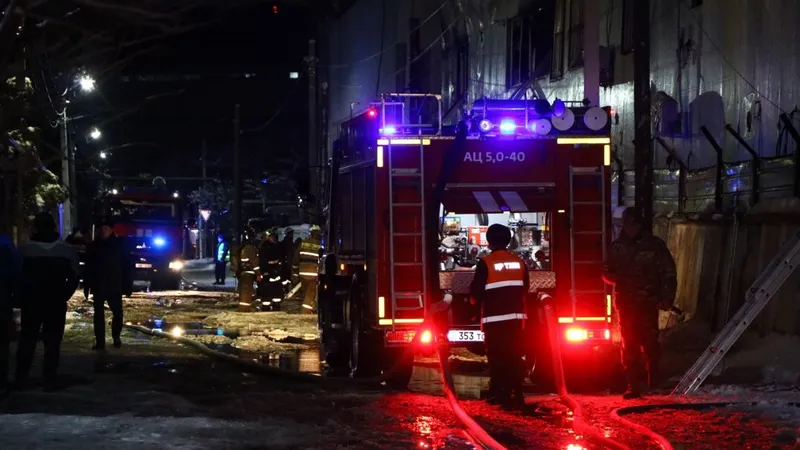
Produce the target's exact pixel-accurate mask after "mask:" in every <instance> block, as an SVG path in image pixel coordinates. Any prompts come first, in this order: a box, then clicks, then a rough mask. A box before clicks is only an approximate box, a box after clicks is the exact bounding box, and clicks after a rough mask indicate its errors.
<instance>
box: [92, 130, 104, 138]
mask: <svg viewBox="0 0 800 450" xmlns="http://www.w3.org/2000/svg"><path fill="white" fill-rule="evenodd" d="M102 135H103V133H101V132H100V130H98V129H97V128H92V131H91V133H89V137H91V138H92V139H94V140H98V139H100V136H102Z"/></svg>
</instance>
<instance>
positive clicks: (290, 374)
mask: <svg viewBox="0 0 800 450" xmlns="http://www.w3.org/2000/svg"><path fill="white" fill-rule="evenodd" d="M449 307H450V304H449V303H447V302H438V303H436V304H434V305H431V308H430V309H429V312H428V316H427V317H426V318H425V319H424V320H423V322H422V324H421V325H420V326H419V329H420V330H424V329H426V328H427V327H428V326H429V325H430V324H431V323H433V322H434V317H436V316H438V315H440V314H443V313H446V312H447V310H448V309H449ZM125 326H126V327H127V328H129V329H131V330H135V331H138V332H140V333H143V334H146V335H149V336H156V337H161V338H166V339H171V340H173V341H176V342H179V343H181V344H185V345H187V346H190V347H191V348H193V349H195V350H197V351H199V352H201V353H203V354H205V355H207V356H211V357H215V358H219V359H221V360H224V361H228V362H230V363H233V364H237V365H239V366H242V367H244V368H245V369H247V370H249V371H252V372H254V373H259V374H263V375H268V376H273V377H281V378H289V379H292V380H295V381H302V382H311V383H319V384H322V385H324V386H326V387H353V386H356V387H362V388H368V387H375V386H377V385H380V384H381V383H383V382H385V381H387V380H390V379H391V378H392V377H393V376H394V375H395V374H397V373H398V372H399V371H400V370H402V366H403V362H404V360H405V359H406V358H411V357H413V355H414V351H415V346H416V344H418V343H419V342H420V338H421V335H422V333H415V335H414V339H413V340H412V342H411V345H409V346H408V347H406V351H405V352H404V353H403V355H402V356H401V357H400V359H398V361H397V362H396V363H395V364H394V366H392V367H391V368H390V369H389V370H388V371H385V372H384V373H383V374H381V375H380V376H378V377H371V378H344V377H341V378H339V377H322V376H318V375H313V374H309V373H302V372H295V371H292V370H287V369H281V368H277V367H271V366H267V365H265V364H260V363H257V362H255V361H249V360H246V359H243V358H239V357H238V356H235V355H232V354H229V353H224V352H221V351H217V350H214V349H212V348H209V347H208V346H207V345H205V344H203V343H202V342H200V341H197V340H194V339H191V338H187V337H184V336H176V335H173V334H170V333H166V332H163V331H160V330H156V329H150V328H147V327H143V326H141V325H125ZM438 353H439V363H440V367H441V372H442V382H443V386H444V392H445V397H446V398H447V401H448V403H449V404H450V407H451V409H452V410H453V413H454V414H455V416H456V418H457V419H458V420H459V422H460V423H461V424H462V426H464V428H465V429H466V430H467V432H468V434H469V436H470V437H471V438H472V439H474V440H475V441H476V442H477V443H478V444H479V445H480V446H482V447H483V448H486V449H490V450H505V447H503V446H502V445H501V444H499V443H498V442H497V441H496V440H494V439H493V438H492V437H491V436H490V435H489V433H487V432H486V430H484V429H483V428H482V427H481V426H480V425H478V424H477V423H476V422H475V421H474V420H473V419H472V418H471V417H470V416H469V414H467V413H466V411H464V409H463V408H462V407H461V405H460V404H459V403H458V398H457V397H456V395H455V389H454V387H453V376H452V373H451V372H450V366H449V362H448V360H447V355H446V354H445V353H444V352H442V351H439V352H438Z"/></svg>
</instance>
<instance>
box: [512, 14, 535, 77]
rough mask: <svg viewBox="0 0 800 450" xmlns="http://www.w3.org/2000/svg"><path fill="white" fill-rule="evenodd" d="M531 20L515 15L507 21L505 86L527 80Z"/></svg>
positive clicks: (529, 63) (529, 70)
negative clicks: (515, 16)
mask: <svg viewBox="0 0 800 450" xmlns="http://www.w3.org/2000/svg"><path fill="white" fill-rule="evenodd" d="M531 25H532V21H531V19H530V18H527V17H517V18H515V19H512V20H510V21H509V23H508V38H507V39H508V41H507V42H508V50H507V54H506V62H507V64H506V86H507V87H508V88H511V87H512V86H517V85H519V84H521V83H523V82H524V81H526V80H528V78H529V76H530V73H531V53H532V50H531V48H532V42H531V39H532V36H531V28H532V26H531Z"/></svg>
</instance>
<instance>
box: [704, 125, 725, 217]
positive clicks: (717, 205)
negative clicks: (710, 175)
mask: <svg viewBox="0 0 800 450" xmlns="http://www.w3.org/2000/svg"><path fill="white" fill-rule="evenodd" d="M700 132H701V133H703V136H705V137H706V140H708V143H709V144H711V146H712V147H713V148H714V150H715V151H716V152H717V177H716V182H715V183H714V209H716V210H717V211H718V212H722V172H723V168H724V165H725V163H724V162H723V161H722V147H720V145H719V143H718V142H717V140H716V139H714V136H712V135H711V132H709V131H708V128H706V126H705V125H703V126H701V127H700Z"/></svg>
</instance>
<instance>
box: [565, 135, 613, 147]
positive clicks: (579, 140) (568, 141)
mask: <svg viewBox="0 0 800 450" xmlns="http://www.w3.org/2000/svg"><path fill="white" fill-rule="evenodd" d="M556 142H557V143H558V144H562V145H578V144H610V143H611V138H607V137H575V138H558V139H557V140H556Z"/></svg>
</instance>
